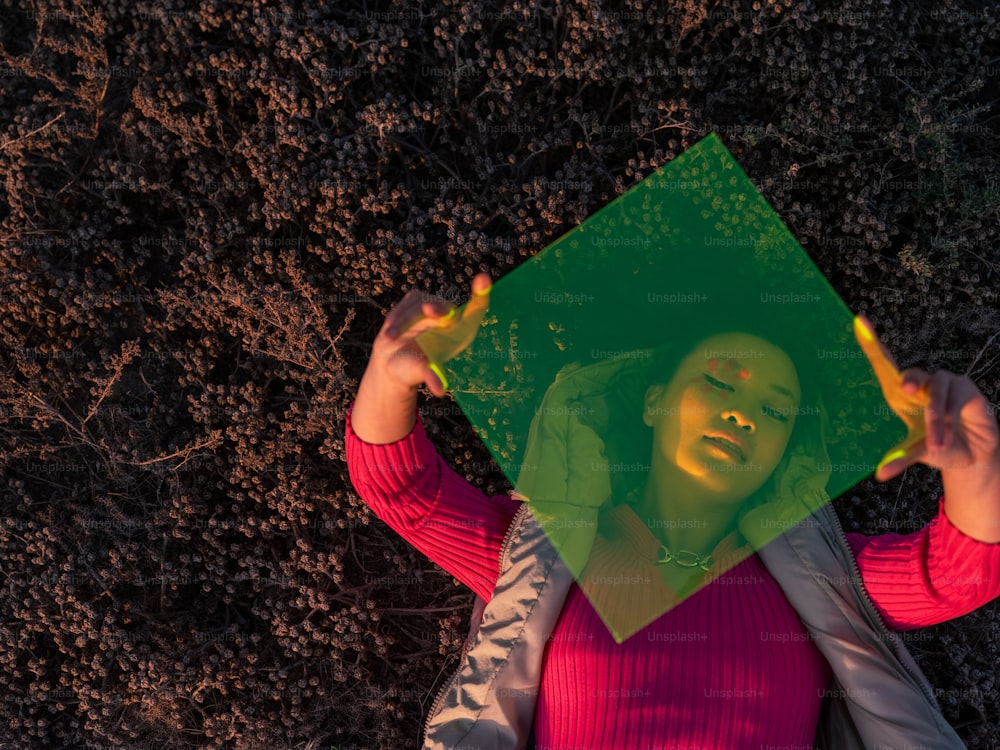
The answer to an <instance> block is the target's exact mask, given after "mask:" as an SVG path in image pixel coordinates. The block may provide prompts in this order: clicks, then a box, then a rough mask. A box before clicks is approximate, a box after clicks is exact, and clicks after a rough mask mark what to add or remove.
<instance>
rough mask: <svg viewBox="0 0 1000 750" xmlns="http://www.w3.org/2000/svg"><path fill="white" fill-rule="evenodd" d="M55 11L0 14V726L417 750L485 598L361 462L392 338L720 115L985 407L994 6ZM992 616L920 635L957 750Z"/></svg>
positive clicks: (914, 524) (908, 337) (982, 711)
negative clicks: (359, 481) (0, 579)
mask: <svg viewBox="0 0 1000 750" xmlns="http://www.w3.org/2000/svg"><path fill="white" fill-rule="evenodd" d="M44 5H45V8H44V9H39V8H38V7H37V6H36V5H34V4H32V3H29V2H28V1H27V0H20V2H17V3H11V4H8V8H7V9H6V10H5V11H4V14H3V19H2V21H0V23H2V39H3V49H2V54H0V68H2V71H0V72H2V73H3V76H2V79H0V80H2V85H0V111H3V112H5V113H8V115H7V117H6V118H5V121H6V124H5V127H4V132H3V133H2V134H0V176H2V179H3V185H4V191H3V197H2V200H0V222H2V227H0V236H2V238H3V239H2V243H3V244H2V251H0V252H2V253H3V259H2V263H0V310H2V314H0V340H2V341H3V344H2V348H0V353H2V358H3V367H2V368H0V467H2V476H3V479H2V484H0V502H2V503H3V506H2V507H3V521H2V522H0V569H2V570H3V571H4V574H5V585H4V589H3V593H2V598H3V607H2V612H3V613H4V615H3V618H2V621H0V644H3V646H4V647H3V648H2V649H0V693H2V694H3V695H4V700H3V701H2V702H0V738H2V742H0V744H3V745H5V746H6V745H12V746H18V747H53V748H55V747H109V746H115V747H137V748H138V747H151V746H155V747H163V748H183V747H195V746H197V747H206V746H216V747H247V748H250V747H270V748H321V747H326V748H329V747H332V746H357V747H404V746H412V745H413V743H414V742H415V738H416V736H417V734H418V732H419V723H420V720H421V718H422V716H423V712H424V711H425V710H426V708H427V704H428V699H429V693H430V692H431V690H432V688H433V687H434V686H435V684H436V683H437V682H439V680H440V677H441V673H442V670H443V668H444V667H447V666H450V665H451V664H453V663H454V659H455V655H456V652H457V650H458V647H459V646H458V644H459V642H460V639H461V633H462V631H463V629H464V627H465V625H466V622H465V620H466V618H467V614H468V605H469V604H470V603H471V595H470V594H469V593H468V592H466V591H464V590H462V589H459V588H456V587H455V586H454V584H453V582H452V581H451V579H450V578H449V577H448V576H446V575H444V574H443V573H442V572H440V571H439V570H437V569H436V568H435V567H434V566H433V565H431V564H430V563H429V562H428V561H427V560H426V559H424V558H423V557H422V556H420V555H419V554H418V553H416V552H414V551H413V550H412V549H410V548H409V547H408V546H407V545H406V544H405V543H404V542H402V541H401V540H400V539H399V538H398V537H396V536H395V535H394V534H393V533H392V532H390V531H388V530H387V529H386V527H385V526H384V525H383V524H381V522H379V521H378V520H377V519H374V518H373V517H372V515H371V513H370V512H369V511H368V510H367V508H366V507H365V506H364V504H363V503H362V502H361V501H360V500H359V499H358V497H357V496H356V494H355V493H354V492H353V490H352V488H351V487H350V485H349V483H348V481H347V478H346V477H347V474H346V469H345V466H344V445H343V416H344V413H345V411H346V408H347V406H348V405H349V403H350V401H351V399H352V398H353V394H354V392H355V390H356V386H357V382H358V378H359V376H360V374H361V372H362V371H363V368H364V365H365V363H366V358H367V351H368V346H369V344H370V342H371V339H372V338H373V337H374V334H375V332H376V331H377V330H378V327H379V325H380V323H381V320H382V317H383V315H384V313H385V311H386V310H387V308H388V307H389V306H390V305H391V304H393V303H394V302H395V301H397V300H398V299H399V298H401V297H402V295H403V294H404V293H405V291H406V290H407V289H409V288H413V287H419V288H423V289H427V290H432V291H435V292H437V293H440V294H443V295H444V296H448V297H450V298H452V299H456V300H457V299H460V298H461V296H462V295H463V294H464V293H465V292H466V290H467V288H468V283H469V281H470V279H471V278H472V276H473V275H474V274H475V273H476V272H478V271H480V270H489V271H490V272H492V273H493V274H494V276H499V275H502V274H503V273H506V272H507V271H509V270H511V269H512V268H514V267H515V266H517V265H518V264H520V263H521V262H523V261H524V260H525V259H526V258H527V257H530V256H531V255H532V254H533V253H535V252H537V251H538V250H540V249H541V248H543V247H544V246H545V245H546V244H547V243H548V242H549V241H551V240H552V239H554V238H555V237H557V236H558V235H560V234H561V233H563V232H564V231H566V230H567V229H569V228H570V227H572V226H573V225H574V224H576V223H577V222H579V221H580V220H582V219H583V218H585V217H586V216H587V215H588V214H590V213H591V212H593V211H594V210H595V209H596V208H598V207H600V206H601V205H603V204H604V203H606V202H607V201H609V200H611V199H612V198H614V197H615V196H616V195H618V194H620V193H621V192H622V191H624V190H625V189H627V188H628V187H629V186H631V185H632V184H634V183H635V182H636V181H637V180H639V179H641V178H642V177H644V176H646V175H648V174H649V173H650V172H651V171H652V170H654V169H656V168H657V167H659V166H660V165H662V164H664V163H666V162H667V161H669V160H670V159H671V158H673V157H674V156H675V155H676V154H678V153H680V152H681V151H682V150H683V149H684V148H686V147H687V146H689V145H691V144H692V143H693V142H694V141H696V140H697V139H698V138H699V137H701V136H702V135H704V134H705V133H707V132H709V131H712V130H715V131H717V132H719V133H720V134H721V135H722V137H723V139H724V141H725V142H726V143H727V145H728V146H729V147H730V149H731V150H733V151H734V152H735V153H736V154H737V158H738V159H739V160H740V162H741V163H742V164H743V166H744V168H745V169H746V171H747V172H748V174H749V175H750V176H751V178H752V179H754V180H755V181H756V182H757V184H758V185H759V186H760V188H761V189H762V190H763V192H764V193H765V195H766V196H767V197H768V199H769V200H770V201H771V202H772V204H773V205H774V207H775V208H776V210H777V211H778V213H779V215H781V216H782V217H783V218H784V219H785V221H786V222H787V223H788V225H789V227H790V228H791V230H792V232H793V233H794V234H795V235H796V236H797V237H798V238H799V239H800V241H801V242H802V244H803V245H804V246H805V247H806V248H807V249H808V250H809V252H810V253H811V255H812V257H813V258H814V259H815V260H816V262H817V263H818V265H819V266H820V267H821V268H822V270H823V271H824V272H825V273H826V274H827V276H828V278H829V279H830V280H831V282H832V283H833V285H834V286H835V287H836V288H837V289H838V290H839V291H840V292H841V294H842V295H843V296H844V298H845V299H846V301H847V302H848V304H849V305H851V307H852V308H853V309H856V310H864V311H866V312H867V313H868V314H869V315H870V316H871V317H872V319H873V320H874V321H875V322H876V324H877V325H878V327H879V330H880V331H882V332H884V334H885V338H886V340H887V341H888V343H889V344H890V345H891V346H892V348H893V350H894V351H895V352H896V353H897V354H898V356H899V359H900V360H901V362H902V364H904V365H910V364H914V365H922V366H926V367H947V368H950V369H952V370H955V371H958V372H968V373H969V374H970V375H972V376H973V377H974V378H976V379H977V381H978V382H979V384H980V386H981V387H982V389H983V390H984V392H985V393H986V394H987V395H988V397H989V398H990V399H991V401H993V402H996V401H997V397H998V394H1000V369H998V368H997V367H996V355H995V352H996V346H997V332H998V331H1000V313H998V309H997V307H998V306H997V292H996V289H997V284H996V280H997V275H996V272H997V270H998V263H1000V254H998V251H997V249H996V248H997V247H1000V243H998V241H997V239H998V238H997V228H996V227H997V218H998V211H1000V193H998V190H997V187H998V185H997V175H998V174H1000V171H998V169H997V166H998V164H997V151H996V147H995V146H994V145H993V144H994V143H995V135H996V133H995V125H994V123H995V119H996V113H995V112H994V109H995V107H996V104H995V102H996V101H998V100H1000V96H998V86H997V72H998V71H997V70H996V67H995V60H996V59H997V58H998V54H997V51H998V44H997V36H998V26H997V18H996V14H995V13H994V12H993V10H992V8H991V7H981V6H979V5H974V4H972V3H959V2H944V3H940V4H937V5H935V6H933V7H929V5H928V4H925V3H917V2H905V3H889V2H883V3H878V4H875V5H872V4H870V3H867V2H862V1H861V0H854V1H853V2H847V3H842V4H832V3H818V2H802V3H792V2H790V1H785V2H767V3H764V2H754V3H752V4H751V3H750V2H738V1H737V0H723V2H720V3H714V4H703V3H693V2H690V3H688V2H670V3H661V4H653V3H643V2H626V3H613V4H612V5H614V8H613V9H606V8H602V7H599V6H598V5H597V4H590V3H586V2H583V3H559V4H551V3H540V2H525V1H524V0H519V2H517V3H513V4H510V5H507V6H502V5H493V4H490V3H487V2H483V1H482V0H464V1H463V2H441V3H431V4H423V5H421V6H419V7H418V6H416V5H413V6H410V5H404V4H402V3H395V4H392V3H384V2H383V3H376V4H372V3H352V2H338V3H330V4H325V5H326V7H324V9H322V10H310V9H308V8H304V7H299V6H302V4H301V3H299V4H294V3H291V2H283V1H281V0H278V1H276V2H271V3H264V2H259V1H255V2H231V1H229V0H219V1H218V2H214V3H204V4H200V5H197V6H196V5H195V4H190V3H180V2H175V1H171V0H168V1H167V2H159V1H157V2H153V0H147V1H146V2H139V3H133V2H122V1H116V2H112V1H111V0H100V1H99V2H95V3H92V4H90V5H89V6H88V7H89V8H91V9H90V10H82V9H81V8H82V6H80V5H78V4H74V3H71V2H69V1H68V0H48V2H47V3H45V4H44ZM307 5H308V4H307ZM707 5H711V6H712V7H711V8H708V7H707ZM425 420H426V422H427V424H428V428H429V431H430V433H431V434H432V437H434V439H435V440H436V442H437V444H438V446H439V447H440V449H441V452H442V453H443V454H444V455H445V457H446V459H447V460H448V461H449V462H451V463H452V464H453V465H455V466H456V467H457V468H458V470H459V471H460V472H462V473H463V474H465V475H466V476H468V477H469V478H470V479H472V480H473V481H475V482H477V483H478V484H479V485H480V486H481V487H483V489H484V490H485V491H488V492H499V491H502V490H503V488H504V486H505V485H504V483H503V480H502V477H500V476H499V475H498V474H496V473H495V472H491V471H489V470H488V469H487V468H485V467H487V466H488V464H489V457H488V455H487V454H486V452H485V450H484V449H483V448H482V446H481V445H480V444H479V443H478V441H477V440H476V438H475V436H474V434H473V432H472V431H471V429H470V428H469V426H468V424H467V423H466V422H465V421H464V419H463V418H461V417H460V416H458V415H457V414H456V411H455V410H454V409H451V408H447V404H444V405H442V404H427V411H426V415H425ZM939 489H940V485H939V483H938V480H937V479H936V478H935V477H934V476H933V473H932V472H929V471H923V470H920V469H914V470H911V471H910V472H908V473H907V475H906V477H905V478H904V479H903V480H902V481H901V482H896V483H894V484H892V485H890V486H888V487H879V486H875V485H874V484H872V483H870V482H869V483H865V484H864V485H863V486H862V487H861V488H859V490H858V492H857V494H855V495H851V496H848V497H844V498H841V499H840V500H839V501H838V502H837V505H838V509H839V510H840V511H841V513H842V514H843V515H844V516H845V518H846V521H847V525H848V526H849V527H853V528H856V529H859V530H861V531H865V532H867V533H882V532H885V531H910V530H914V529H916V528H919V527H920V526H921V525H922V524H923V523H926V521H927V520H928V519H929V518H930V516H931V514H932V513H933V511H934V509H935V507H936V497H937V492H938V491H939ZM886 519H889V521H888V523H889V525H888V526H887V525H886V524H887V521H886ZM997 612H998V609H997V607H996V606H995V605H993V604H991V605H989V606H987V607H984V608H983V609H981V610H979V611H978V612H976V613H974V614H972V615H969V616H968V617H965V618H962V620H961V621H960V622H956V623H948V624H944V625H941V626H938V627H936V628H932V629H928V630H926V631H919V633H920V635H919V636H918V635H916V634H911V635H910V636H908V637H909V639H910V643H911V647H912V648H913V650H914V651H915V653H916V654H917V656H918V658H919V660H920V661H921V662H922V664H923V665H924V667H925V668H926V669H927V670H928V672H929V673H930V675H931V677H932V679H933V681H934V682H935V684H936V686H937V687H938V688H939V689H940V691H941V693H940V697H941V702H942V704H943V706H944V709H945V712H946V714H947V716H948V718H949V719H950V720H951V721H952V722H953V723H955V724H956V726H957V727H958V728H959V731H960V733H961V735H962V736H963V738H964V739H965V740H966V742H967V743H968V744H969V746H970V747H972V748H986V747H991V745H990V744H989V743H990V742H992V741H993V740H992V738H994V737H996V736H997V735H998V733H1000V724H998V723H997V719H996V717H997V716H998V715H1000V701H998V697H997V691H996V686H995V682H994V677H993V676H992V671H991V670H992V669H993V666H994V665H995V663H996V659H997V648H998V645H997V644H998V637H997V634H998V633H1000V623H998V622H997Z"/></svg>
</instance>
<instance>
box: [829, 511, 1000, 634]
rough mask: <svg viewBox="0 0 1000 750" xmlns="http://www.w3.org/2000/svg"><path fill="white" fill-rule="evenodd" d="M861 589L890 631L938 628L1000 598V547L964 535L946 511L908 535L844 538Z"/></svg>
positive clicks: (852, 535)
mask: <svg viewBox="0 0 1000 750" xmlns="http://www.w3.org/2000/svg"><path fill="white" fill-rule="evenodd" d="M847 542H848V544H849V545H850V547H851V549H852V550H853V551H854V556H855V557H856V558H857V561H858V568H859V569H860V570H861V579H862V581H863V582H864V586H865V589H866V590H867V591H868V594H869V595H870V596H871V598H872V601H873V602H874V603H875V607H876V609H878V611H879V613H880V614H881V615H882V617H883V618H884V619H885V622H886V624H887V625H888V626H889V627H890V628H892V629H893V630H912V629H913V628H922V627H926V626H928V625H936V624H937V623H939V622H945V621H946V620H951V619H954V618H956V617H960V616H962V615H964V614H968V613H969V612H971V611H972V610H974V609H977V608H979V607H981V606H983V605H984V604H986V603H987V602H989V601H991V600H992V599H995V598H996V597H997V596H1000V544H990V543H987V542H980V541H978V540H977V539H973V538H972V537H969V536H966V535H965V534H963V533H962V532H961V531H959V530H958V529H957V528H955V527H954V526H953V525H952V523H951V521H949V520H948V517H947V516H946V515H945V513H944V498H943V497H942V498H941V499H940V500H939V502H938V514H937V516H936V517H935V518H934V519H933V520H932V521H931V522H930V523H929V524H927V525H926V526H924V527H923V528H922V529H920V530H919V531H915V532H914V533H912V534H905V535H904V534H881V535H879V536H865V535H864V534H847Z"/></svg>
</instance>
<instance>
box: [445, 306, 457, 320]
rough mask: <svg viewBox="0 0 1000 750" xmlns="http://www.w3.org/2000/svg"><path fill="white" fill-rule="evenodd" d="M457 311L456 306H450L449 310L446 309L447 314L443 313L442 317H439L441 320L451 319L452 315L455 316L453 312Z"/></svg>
mask: <svg viewBox="0 0 1000 750" xmlns="http://www.w3.org/2000/svg"><path fill="white" fill-rule="evenodd" d="M457 312H458V308H457V307H453V308H451V309H450V310H449V311H448V314H447V315H445V316H444V317H443V318H441V320H451V319H452V318H454V317H455V314H456V313H457Z"/></svg>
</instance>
